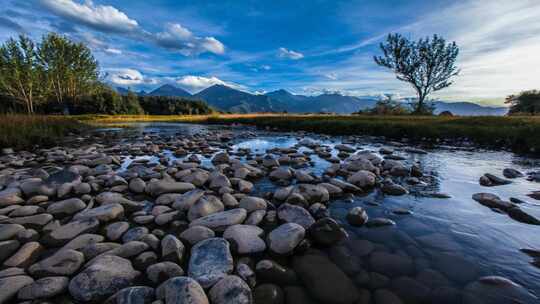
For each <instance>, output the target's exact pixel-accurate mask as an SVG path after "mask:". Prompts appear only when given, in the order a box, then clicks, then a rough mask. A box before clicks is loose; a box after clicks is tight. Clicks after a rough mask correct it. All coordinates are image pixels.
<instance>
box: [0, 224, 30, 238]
mask: <svg viewBox="0 0 540 304" xmlns="http://www.w3.org/2000/svg"><path fill="white" fill-rule="evenodd" d="M23 230H24V226H22V225H18V224H0V241H6V240H9V239H12V238H14V237H15V236H17V233H19V232H21V231H23Z"/></svg>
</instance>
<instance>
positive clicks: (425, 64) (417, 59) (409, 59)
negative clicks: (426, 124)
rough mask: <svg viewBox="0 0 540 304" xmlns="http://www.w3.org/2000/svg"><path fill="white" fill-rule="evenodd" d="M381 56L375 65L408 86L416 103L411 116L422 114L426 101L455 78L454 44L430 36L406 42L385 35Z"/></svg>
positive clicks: (456, 49) (399, 38) (376, 59)
mask: <svg viewBox="0 0 540 304" xmlns="http://www.w3.org/2000/svg"><path fill="white" fill-rule="evenodd" d="M380 47H381V50H382V51H383V56H374V57H373V59H374V60H375V62H376V63H377V64H378V65H380V66H383V67H386V68H389V69H391V70H392V71H393V72H394V73H395V74H396V77H397V79H399V80H401V81H406V82H408V83H410V84H411V85H412V86H413V88H414V89H415V91H416V94H417V96H418V101H417V103H416V105H415V111H414V112H415V113H417V114H420V113H424V112H425V109H426V107H425V100H426V97H427V96H428V95H429V94H431V93H433V92H436V91H439V90H442V89H444V88H447V87H449V86H450V85H452V83H453V82H452V81H451V80H450V79H451V78H452V77H453V76H456V75H458V74H459V69H458V68H457V67H456V59H457V56H458V54H459V48H458V46H457V45H456V43H455V42H452V43H448V44H447V43H446V41H445V40H444V39H443V38H441V37H439V36H437V35H433V37H432V38H431V39H430V38H429V37H427V38H425V39H420V40H418V41H410V40H409V39H407V38H405V37H403V36H402V35H400V34H389V35H388V37H387V39H386V42H385V43H381V45H380Z"/></svg>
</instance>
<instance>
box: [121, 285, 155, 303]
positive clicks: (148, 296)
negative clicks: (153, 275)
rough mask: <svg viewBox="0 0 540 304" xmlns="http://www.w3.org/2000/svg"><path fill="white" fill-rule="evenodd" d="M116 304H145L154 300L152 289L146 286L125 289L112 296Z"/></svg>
mask: <svg viewBox="0 0 540 304" xmlns="http://www.w3.org/2000/svg"><path fill="white" fill-rule="evenodd" d="M114 299H115V300H116V304H147V303H151V302H152V300H153V299H154V288H151V287H147V286H134V287H127V288H124V289H122V290H120V291H119V292H117V293H116V295H115V296H114Z"/></svg>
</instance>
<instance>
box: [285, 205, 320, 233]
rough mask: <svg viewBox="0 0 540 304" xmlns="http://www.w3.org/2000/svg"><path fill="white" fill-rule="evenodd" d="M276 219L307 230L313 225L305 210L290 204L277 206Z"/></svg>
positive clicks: (309, 215)
mask: <svg viewBox="0 0 540 304" xmlns="http://www.w3.org/2000/svg"><path fill="white" fill-rule="evenodd" d="M278 218H279V219H280V220H282V221H284V222H287V223H296V224H299V225H300V226H302V227H304V229H308V228H309V227H311V225H313V224H314V223H315V220H314V219H313V217H312V216H311V214H309V212H308V211H307V210H306V209H304V208H302V207H300V206H295V205H291V204H282V205H281V206H279V208H278Z"/></svg>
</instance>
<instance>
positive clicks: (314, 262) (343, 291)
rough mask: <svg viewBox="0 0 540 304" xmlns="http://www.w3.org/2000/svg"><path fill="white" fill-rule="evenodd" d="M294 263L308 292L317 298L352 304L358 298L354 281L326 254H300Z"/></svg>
mask: <svg viewBox="0 0 540 304" xmlns="http://www.w3.org/2000/svg"><path fill="white" fill-rule="evenodd" d="M293 264H294V270H295V271H296V273H297V274H298V276H299V278H300V280H301V281H302V283H303V284H304V286H306V289H307V291H308V293H309V294H310V295H311V296H312V297H313V298H315V299H316V300H318V301H320V302H322V303H328V304H352V303H354V302H355V301H356V300H358V298H359V292H358V289H357V288H356V286H355V285H354V283H353V282H352V281H351V279H349V277H347V275H346V274H345V273H344V272H343V271H341V270H340V269H339V268H338V267H337V266H336V265H335V264H334V263H332V262H331V261H330V260H329V259H328V258H326V257H325V256H322V255H317V254H308V255H304V256H298V257H295V258H294V263H293Z"/></svg>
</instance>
